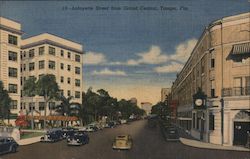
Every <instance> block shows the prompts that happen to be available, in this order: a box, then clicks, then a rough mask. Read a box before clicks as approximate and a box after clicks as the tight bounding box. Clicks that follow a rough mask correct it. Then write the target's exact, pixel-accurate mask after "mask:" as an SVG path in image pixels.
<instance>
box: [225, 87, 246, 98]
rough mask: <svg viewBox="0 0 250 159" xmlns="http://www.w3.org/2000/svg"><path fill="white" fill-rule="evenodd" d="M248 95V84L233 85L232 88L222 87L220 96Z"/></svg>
mask: <svg viewBox="0 0 250 159" xmlns="http://www.w3.org/2000/svg"><path fill="white" fill-rule="evenodd" d="M248 95H250V86H247V87H233V88H223V89H222V96H223V97H229V96H248Z"/></svg>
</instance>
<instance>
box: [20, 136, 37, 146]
mask: <svg viewBox="0 0 250 159" xmlns="http://www.w3.org/2000/svg"><path fill="white" fill-rule="evenodd" d="M41 137H42V136H37V137H33V138H29V139H22V140H19V141H17V143H18V144H19V145H21V146H24V145H30V144H34V143H37V142H40V138H41Z"/></svg>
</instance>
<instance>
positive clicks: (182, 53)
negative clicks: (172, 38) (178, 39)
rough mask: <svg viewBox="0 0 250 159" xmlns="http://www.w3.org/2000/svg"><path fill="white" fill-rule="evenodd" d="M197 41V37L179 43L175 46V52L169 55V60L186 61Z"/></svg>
mask: <svg viewBox="0 0 250 159" xmlns="http://www.w3.org/2000/svg"><path fill="white" fill-rule="evenodd" d="M196 43H197V39H189V40H187V41H185V42H183V43H180V44H179V45H177V46H176V48H175V53H174V54H173V55H171V56H170V57H169V59H170V60H176V61H179V62H182V63H184V62H186V61H187V60H188V58H189V56H190V54H191V53H192V51H193V49H194V47H195V45H196Z"/></svg>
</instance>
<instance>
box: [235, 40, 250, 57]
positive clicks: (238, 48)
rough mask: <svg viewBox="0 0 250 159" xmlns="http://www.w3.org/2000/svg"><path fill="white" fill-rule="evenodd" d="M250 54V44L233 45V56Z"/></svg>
mask: <svg viewBox="0 0 250 159" xmlns="http://www.w3.org/2000/svg"><path fill="white" fill-rule="evenodd" d="M249 53H250V42H247V43H242V44H235V45H233V49H232V52H231V54H232V55H245V54H249Z"/></svg>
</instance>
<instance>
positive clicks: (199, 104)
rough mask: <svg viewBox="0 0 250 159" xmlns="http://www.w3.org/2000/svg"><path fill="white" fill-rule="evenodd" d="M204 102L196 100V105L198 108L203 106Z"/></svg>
mask: <svg viewBox="0 0 250 159" xmlns="http://www.w3.org/2000/svg"><path fill="white" fill-rule="evenodd" d="M202 104H203V102H202V99H196V100H195V105H196V106H202Z"/></svg>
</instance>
